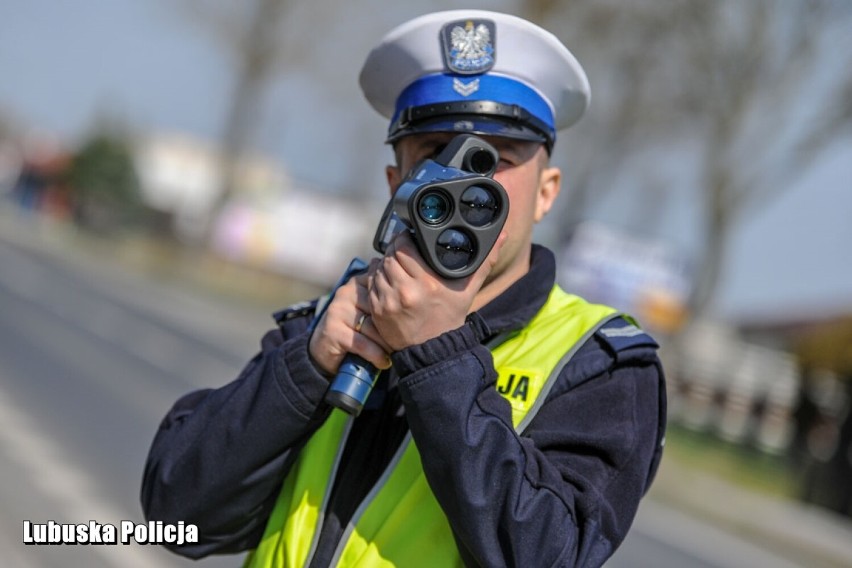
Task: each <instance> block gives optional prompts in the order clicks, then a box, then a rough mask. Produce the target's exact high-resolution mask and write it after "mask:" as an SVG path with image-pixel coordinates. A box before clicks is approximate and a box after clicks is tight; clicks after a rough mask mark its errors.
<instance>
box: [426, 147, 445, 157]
mask: <svg viewBox="0 0 852 568" xmlns="http://www.w3.org/2000/svg"><path fill="white" fill-rule="evenodd" d="M446 147H447V145H446V144H439V145H438V146H435V149H434V150H432V154H431V155H430V156H429V157H430V158H431V159H433V160H434V159H435V158H437V157H438V156H439V155H440V154H441V152H443V151H444V148H446Z"/></svg>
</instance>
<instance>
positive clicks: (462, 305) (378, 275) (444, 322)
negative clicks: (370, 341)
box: [368, 232, 505, 351]
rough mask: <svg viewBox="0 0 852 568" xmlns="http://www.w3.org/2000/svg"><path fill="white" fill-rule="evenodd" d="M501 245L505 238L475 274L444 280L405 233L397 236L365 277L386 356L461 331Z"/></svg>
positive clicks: (373, 318) (370, 306)
mask: <svg viewBox="0 0 852 568" xmlns="http://www.w3.org/2000/svg"><path fill="white" fill-rule="evenodd" d="M504 241H505V234H503V235H501V236H500V238H499V239H498V240H497V244H496V245H495V246H494V248H493V249H492V251H491V253H490V254H489V255H488V258H487V259H486V260H485V262H484V263H483V264H482V266H480V267H479V269H478V270H477V271H476V272H474V273H473V274H471V275H470V276H468V277H467V278H460V279H457V280H448V279H444V278H441V277H440V276H438V275H437V274H436V273H435V272H434V271H433V270H432V269H431V268H430V267H429V266H428V265H427V264H426V262H425V261H424V260H423V258H422V257H421V256H420V253H419V252H418V251H417V246H416V245H415V244H414V241H413V240H412V238H411V235H410V234H409V233H408V232H402V233H400V234H399V235H397V237H396V238H395V239H394V241H393V243H391V245H390V246H389V247H388V250H387V251H386V253H385V256H384V257H383V258H381V259H374V260H373V262H372V263H371V264H370V270H369V272H368V274H369V286H368V288H369V293H368V299H369V312H370V314H371V318H370V319H371V323H372V324H373V325H374V327H375V329H376V330H378V333H379V336H380V337H381V338H384V341H385V342H386V344H387V346H388V347H389V348H390V350H391V351H399V350H400V349H404V348H406V347H409V346H411V345H417V344H420V343H423V342H424V341H427V340H429V339H432V338H433V337H437V336H439V335H441V334H442V333H444V332H447V331H450V330H452V329H456V328H458V327H461V326H462V325H463V324H464V322H465V318H466V317H467V315H468V313H469V312H470V308H471V305H472V304H473V301H474V298H475V297H476V294H477V293H478V292H479V290H480V288H481V287H482V285H483V283H484V282H485V279H486V278H487V277H488V275H489V274H490V273H491V270H492V269H493V268H494V265H495V264H496V263H497V257H498V255H499V251H500V248H501V247H502V245H503V242H504Z"/></svg>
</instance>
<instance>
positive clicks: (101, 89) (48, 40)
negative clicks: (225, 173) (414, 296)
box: [0, 0, 852, 319]
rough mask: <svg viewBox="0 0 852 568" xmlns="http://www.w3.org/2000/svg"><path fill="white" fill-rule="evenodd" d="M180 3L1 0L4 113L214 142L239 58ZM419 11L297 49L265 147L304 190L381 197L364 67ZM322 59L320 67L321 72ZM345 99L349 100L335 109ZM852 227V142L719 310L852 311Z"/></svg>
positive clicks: (375, 11) (354, 18)
mask: <svg viewBox="0 0 852 568" xmlns="http://www.w3.org/2000/svg"><path fill="white" fill-rule="evenodd" d="M176 4H177V3H175V2H169V1H166V0H148V1H144V0H137V1H133V0H89V1H87V2H79V1H70V0H55V1H47V0H29V1H25V0H8V1H6V2H3V4H2V6H0V113H3V114H5V115H7V116H12V117H14V118H15V120H16V121H17V122H19V123H20V124H24V125H27V126H29V127H33V128H37V129H39V130H42V131H47V132H52V133H55V134H56V135H57V136H58V137H60V139H63V140H66V141H74V140H77V139H79V138H80V137H83V136H85V134H86V132H88V131H89V130H90V129H91V128H92V125H93V122H94V121H95V120H96V119H97V118H98V117H101V116H107V117H109V116H117V117H118V118H120V119H122V120H124V121H127V122H129V123H130V124H132V125H133V126H134V127H135V128H137V129H142V130H145V129H148V130H152V131H168V132H183V133H187V134H191V135H193V136H197V137H199V138H201V139H207V140H214V139H215V138H216V137H217V136H218V135H219V132H220V131H221V125H222V123H223V117H224V111H225V109H226V103H227V100H228V94H229V92H230V89H231V82H232V71H231V68H230V65H229V60H228V57H227V55H226V51H225V50H223V49H222V48H221V47H220V46H217V45H216V44H215V42H214V41H213V40H212V39H211V37H210V35H209V34H207V33H205V32H204V31H203V30H202V29H201V27H200V26H198V25H197V24H196V23H195V22H192V21H190V20H189V18H188V17H187V16H186V15H185V13H184V12H181V11H180V10H178V9H177V8H176ZM415 4H416V3H411V5H409V4H408V3H396V2H390V1H389V0H387V1H385V2H383V1H382V0H370V1H366V2H362V3H343V4H342V6H343V8H342V13H337V14H335V21H334V22H333V23H331V22H329V24H328V25H327V26H322V28H323V29H317V30H316V35H315V38H316V43H315V44H314V45H304V46H300V47H299V49H302V50H304V51H303V52H296V53H295V57H294V58H295V59H296V62H295V63H294V64H293V65H294V70H291V71H290V72H289V73H286V74H284V73H282V74H281V75H280V77H281V78H280V79H278V80H277V81H276V82H275V83H274V84H273V85H271V88H270V89H269V91H268V93H267V94H266V97H267V98H266V103H267V104H268V107H269V108H270V109H272V111H271V112H269V113H268V114H267V115H266V116H265V118H264V124H263V127H262V128H261V129H260V133H259V137H258V140H257V144H258V146H259V149H261V150H262V151H264V152H266V153H268V154H269V155H270V156H271V157H273V158H274V159H276V160H279V161H280V162H281V164H282V165H283V166H284V167H285V168H287V169H288V170H289V171H290V173H291V175H292V176H293V177H294V178H295V179H297V180H304V182H305V183H306V184H309V185H312V186H320V187H327V188H329V189H330V190H338V191H339V190H341V188H344V187H348V186H349V185H352V184H353V181H352V180H353V178H356V179H357V184H358V185H359V186H362V187H363V186H367V187H372V186H377V187H378V188H379V189H377V191H379V192H384V191H385V190H384V189H383V186H384V180H383V166H384V164H385V163H387V161H388V159H389V158H388V156H389V152H388V150H387V148H384V147H383V146H382V145H381V144H378V143H377V144H375V145H371V146H370V147H371V148H374V150H371V151H370V152H367V151H365V150H364V149H363V148H359V149H358V150H359V151H358V152H353V151H351V150H352V148H350V147H349V145H347V144H346V143H345V142H346V140H347V139H348V136H349V135H344V134H345V133H350V134H351V132H353V131H354V132H357V133H358V134H359V135H360V136H363V139H364V140H376V141H379V140H381V139H382V135H383V133H384V130H385V127H386V124H385V123H384V121H383V119H381V118H380V117H378V115H376V114H375V113H374V112H373V111H372V110H371V109H370V108H369V107H368V105H367V104H366V102H364V99H363V98H362V96H361V94H360V92H359V90H358V87H357V72H358V68H359V66H360V63H361V61H362V60H363V57H364V56H365V55H366V53H367V51H368V50H369V47H370V46H371V45H372V43H373V42H374V41H375V40H376V39H377V38H378V36H379V35H380V34H381V33H382V32H384V31H386V30H387V29H389V28H390V27H391V26H393V25H395V24H397V23H400V22H402V21H403V20H405V19H407V18H408V17H411V16H414V15H416V14H419V13H420V11H421V8H420V7H418V6H416V5H415ZM438 4H440V2H438ZM497 5H498V7H499V3H498V4H497ZM358 6H361V8H362V9H359V8H358ZM379 8H380V9H379ZM343 34H346V36H345V38H344V37H343ZM344 40H345V41H344ZM310 55H315V57H310ZM318 61H319V62H318ZM300 62H301V63H302V65H301V66H300ZM317 65H322V66H323V67H322V68H321V69H318V68H313V69H312V66H317ZM312 71H315V72H319V73H322V74H324V75H325V76H326V77H328V76H332V77H334V82H333V87H332V89H333V90H334V92H330V91H329V87H327V86H319V85H317V84H316V83H315V82H313V81H311V79H310V77H311V72H312ZM593 89H594V85H593ZM341 99H343V100H351V101H352V102H351V105H345V106H343V105H340V104H338V103H336V101H338V100H341ZM365 146H366V145H365ZM329 157H332V158H333V159H329ZM382 195H383V193H382ZM678 199H683V198H678ZM634 207H635V204H631V203H629V202H627V203H625V202H624V200H623V199H621V200H618V201H614V202H607V201H604V202H603V203H602V204H601V206H600V207H598V208H597V209H596V210H595V211H594V212H593V215H594V217H596V218H597V219H598V220H600V221H603V222H606V223H613V224H614V225H619V224H621V225H629V224H630V217H631V215H633V211H634ZM678 207H681V208H682V210H683V211H684V213H683V214H682V215H680V216H676V217H675V219H674V220H673V221H669V222H668V223H667V225H666V227H665V229H664V230H661V232H660V235H659V236H660V237H662V238H665V239H668V240H670V241H671V242H672V244H673V245H674V246H675V247H677V248H679V249H683V250H687V251H688V250H690V248H691V247H692V246H694V242H692V241H691V239H693V238H694V236H693V235H694V231H691V229H692V227H691V226H690V224H691V223H693V222H694V221H693V220H692V219H694V216H693V215H691V214H690V213H689V212H690V211H694V208H695V207H696V204H695V203H691V202H688V201H686V202H682V203H679V204H678ZM850 219H852V134H849V135H847V136H846V138H845V139H843V140H842V142H841V143H839V144H836V145H835V146H834V147H832V148H831V149H830V151H828V152H826V153H825V154H824V155H823V156H821V157H820V159H819V160H817V162H816V164H815V166H814V167H813V168H812V169H811V170H810V171H809V172H807V173H806V174H804V175H802V176H801V177H800V178H799V179H798V180H797V181H796V183H795V184H793V185H792V186H791V187H790V188H789V189H786V190H784V191H783V192H781V193H780V196H779V197H778V198H775V199H773V200H771V201H768V202H767V203H765V204H762V205H760V206H758V207H756V208H754V209H753V210H752V212H751V213H750V214H749V215H748V216H747V218H746V219H745V220H744V222H742V223H741V224H740V225H739V226H738V228H737V229H736V231H735V233H734V239H733V241H732V245H731V254H730V255H729V258H728V262H727V264H726V266H725V267H724V272H723V278H722V282H721V286H720V289H719V296H718V299H717V302H716V309H717V311H718V313H719V314H720V315H721V316H722V317H730V318H738V317H739V318H742V317H751V316H754V317H757V318H770V319H783V315H784V314H789V315H790V317H793V318H798V317H801V316H803V315H808V314H818V315H820V316H827V315H831V314H833V313H837V312H841V311H842V312H845V313H847V314H848V313H850V312H852V252H850V245H852V223H850Z"/></svg>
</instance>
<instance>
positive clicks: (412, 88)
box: [391, 73, 556, 133]
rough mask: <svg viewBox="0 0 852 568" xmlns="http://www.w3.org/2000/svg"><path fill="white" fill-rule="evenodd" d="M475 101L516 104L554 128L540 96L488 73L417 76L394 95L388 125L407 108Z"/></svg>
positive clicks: (514, 81) (546, 106) (520, 85)
mask: <svg viewBox="0 0 852 568" xmlns="http://www.w3.org/2000/svg"><path fill="white" fill-rule="evenodd" d="M476 100H486V101H495V102H499V103H503V104H507V105H518V106H520V107H521V108H523V109H525V110H526V111H527V112H529V113H530V114H532V115H533V116H535V117H536V118H538V119H539V120H541V121H542V122H544V124H546V125H547V127H548V128H550V130H551V132H552V133H555V131H556V128H555V121H554V119H553V111H551V110H550V106H549V105H548V104H547V102H546V101H545V100H544V99H543V98H542V97H541V95H539V94H538V93H537V92H536V91H534V90H533V89H531V88H529V87H527V86H526V85H524V84H523V83H521V82H519V81H516V80H514V79H510V78H508V77H501V76H499V75H488V74H485V75H468V76H464V77H461V76H458V75H448V74H444V73H442V74H437V75H427V76H425V77H421V78H420V79H418V80H416V81H415V82H413V83H412V84H410V85H409V86H408V87H406V88H405V90H404V91H402V93H401V94H400V95H399V97H398V98H397V100H396V110H395V111H394V115H393V118H392V119H391V124H393V123H395V122H396V120H397V119H398V118H399V115H400V113H401V112H402V111H404V110H405V109H406V108H409V107H419V106H423V105H430V104H435V103H446V102H455V101H476Z"/></svg>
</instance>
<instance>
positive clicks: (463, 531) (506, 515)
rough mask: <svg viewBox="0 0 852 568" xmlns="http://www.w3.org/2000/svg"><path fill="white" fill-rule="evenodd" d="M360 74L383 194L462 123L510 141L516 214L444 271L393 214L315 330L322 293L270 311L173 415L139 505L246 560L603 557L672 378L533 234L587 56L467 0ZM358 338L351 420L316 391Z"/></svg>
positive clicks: (506, 167)
mask: <svg viewBox="0 0 852 568" xmlns="http://www.w3.org/2000/svg"><path fill="white" fill-rule="evenodd" d="M360 83H361V87H362V89H363V91H364V94H365V96H366V98H367V100H368V101H369V102H370V104H371V105H372V106H373V107H374V108H375V109H376V110H377V111H378V112H380V113H381V114H382V115H384V116H385V117H387V118H388V119H389V121H390V127H389V132H388V142H389V143H391V144H392V145H393V148H394V152H395V156H396V163H395V164H394V165H392V166H388V167H387V179H388V183H389V185H390V188H391V191H393V190H394V189H395V188H397V187H398V186H399V184H400V183H401V181H402V180H403V178H404V176H405V175H406V173H407V172H408V171H410V170H411V168H412V167H413V166H414V165H415V164H417V163H418V162H419V161H420V160H422V159H423V158H428V157H434V156H435V155H436V154H437V153H438V152H440V150H441V149H442V148H443V147H444V146H445V145H446V144H447V143H448V142H449V141H450V140H451V139H452V138H453V137H454V136H456V135H457V134H459V133H474V134H477V135H479V136H481V137H483V138H484V139H485V140H487V141H488V142H490V143H491V144H492V145H493V146H494V147H495V148H496V149H497V150H498V151H499V156H500V161H499V165H498V168H497V171H496V173H495V174H494V178H495V180H497V181H499V182H500V183H501V184H502V185H503V187H504V188H505V189H506V192H507V194H508V196H509V201H510V204H511V205H510V208H509V214H508V219H507V221H506V225H505V228H504V231H503V234H502V235H501V237H500V239H499V241H498V243H497V245H496V246H495V247H494V249H493V250H492V252H491V254H490V255H489V256H488V258H487V260H486V261H485V262H484V263H483V265H482V266H481V267H480V268H479V269H478V270H477V271H476V272H475V273H473V274H472V275H471V276H469V277H466V278H462V279H454V280H446V279H442V278H440V277H439V276H438V275H437V274H436V273H435V272H433V271H432V270H431V269H430V268H429V265H428V264H427V263H426V262H425V261H424V260H423V259H422V258H421V256H420V255H419V254H418V252H417V248H416V247H415V246H414V243H413V242H412V239H411V238H410V236H409V235H407V234H402V235H400V236H399V237H397V238H396V240H395V241H394V242H393V244H392V245H391V246H390V247H389V249H388V250H387V252H386V253H385V255H384V256H383V257H382V258H381V259H377V260H375V261H373V263H372V264H371V265H370V269H369V271H368V272H366V273H364V274H362V275H360V276H358V277H355V278H352V279H350V280H349V281H348V283H347V284H346V285H345V286H343V287H342V288H340V289H339V290H338V291H337V293H336V294H335V295H334V297H333V299H332V300H331V301H330V303H329V304H328V305H327V306H326V309H325V311H324V312H323V315H322V316H321V319H319V321H318V323H317V324H316V326H315V327H313V328H310V329H309V325H310V324H311V321H312V319H313V317H314V315H315V314H316V313H317V302H310V303H305V304H301V305H298V306H294V307H292V308H290V309H288V310H284V311H283V312H281V313H279V314H277V322H278V326H277V328H276V329H275V330H274V331H271V332H269V333H268V334H267V335H266V336H265V337H264V338H263V340H262V342H261V347H262V348H261V352H260V353H259V354H258V355H257V356H256V357H255V358H254V359H253V360H252V361H251V362H250V363H249V364H248V366H247V367H246V368H245V370H244V371H243V372H242V374H241V375H240V376H239V377H238V378H237V379H236V380H235V381H234V382H232V383H230V384H228V385H227V386H225V387H222V388H219V389H215V390H205V391H199V392H194V393H190V394H188V395H186V396H185V397H183V398H182V399H181V400H179V401H178V402H177V403H176V404H175V406H174V407H173V408H172V410H171V411H170V412H169V414H168V415H167V416H166V418H165V420H164V421H163V423H162V425H161V427H160V430H159V432H158V434H157V436H156V439H155V440H154V443H153V446H152V448H151V452H150V455H149V459H148V462H147V465H146V470H145V478H144V481H143V487H142V502H143V507H144V510H145V513H146V516H147V517H148V518H149V519H156V520H162V521H167V522H176V521H184V522H186V523H193V524H196V525H197V526H198V528H199V533H200V540H199V542H198V543H197V544H193V545H185V546H183V547H180V548H176V549H175V552H177V553H179V554H184V555H186V556H190V557H201V556H205V555H208V554H217V553H235V552H240V551H247V550H249V551H251V552H250V554H249V556H248V557H247V560H246V562H247V564H248V565H250V566H263V567H267V566H329V565H334V566H379V565H381V566H388V565H397V566H405V567H409V566H455V565H463V564H464V565H471V566H474V565H479V566H599V565H601V564H603V563H604V561H605V560H606V559H607V558H608V557H609V556H610V555H611V554H612V553H613V552H614V551H615V549H616V548H617V547H618V546H619V544H620V543H621V542H622V541H623V539H624V537H625V535H626V533H627V531H628V529H629V527H630V525H631V523H632V521H633V518H634V516H635V513H636V510H637V507H638V505H639V501H640V498H641V497H642V495H643V494H644V493H645V492H646V491H647V489H648V487H649V485H650V483H651V480H652V479H653V476H654V473H655V471H656V468H657V465H658V463H659V459H660V455H661V444H662V439H663V432H664V426H665V389H664V385H663V374H662V369H661V367H660V363H659V360H658V358H657V355H656V348H657V345H656V343H655V342H654V340H653V339H651V338H650V337H649V336H648V335H646V334H645V333H644V332H642V331H641V330H640V329H639V328H638V327H636V326H635V325H634V323H633V322H632V320H630V319H629V318H628V317H625V316H621V315H620V314H618V313H616V311H615V310H613V309H612V308H609V307H606V306H599V305H591V304H588V303H586V302H585V301H583V300H582V299H581V298H578V297H576V296H573V295H570V294H567V293H565V292H563V291H562V290H560V289H559V288H558V287H557V286H555V284H554V281H555V261H554V256H553V254H552V253H551V252H550V251H549V250H547V249H546V248H544V247H541V246H538V245H535V244H533V243H532V229H533V227H534V225H535V224H536V223H537V222H539V221H540V220H541V219H542V218H543V217H544V216H545V215H546V214H547V213H548V211H549V210H550V209H551V207H552V205H553V203H554V201H555V199H556V197H557V195H558V194H559V190H560V171H559V169H557V168H555V167H552V166H551V165H550V164H549V155H550V152H551V150H552V148H553V145H554V144H555V142H556V132H557V131H558V130H562V129H564V128H567V127H569V126H571V125H572V124H574V123H575V122H576V121H577V120H579V118H580V117H581V115H582V114H583V112H584V111H585V109H586V106H587V104H588V101H589V86H588V82H587V79H586V76H585V74H584V72H583V69H582V68H581V67H580V65H579V64H578V62H577V61H576V59H575V58H574V57H573V56H572V54H571V53H570V52H569V51H568V50H567V49H566V48H565V47H564V46H563V45H562V44H561V43H560V42H559V41H558V40H557V39H556V38H555V37H554V36H553V35H551V34H550V33H548V32H546V31H545V30H543V29H541V28H539V27H538V26H536V25H534V24H532V23H530V22H527V21H525V20H522V19H520V18H517V17H514V16H510V15H506V14H499V13H494V12H486V11H478V10H459V11H450V12H441V13H434V14H429V15H426V16H423V17H420V18H416V19H414V20H412V21H409V22H407V23H405V24H402V25H401V26H399V27H398V28H396V29H394V30H393V31H391V32H390V33H389V34H388V35H387V36H386V37H385V38H384V39H383V40H382V41H381V42H380V44H379V45H378V46H377V47H376V48H375V49H374V50H373V51H372V52H371V53H370V54H369V56H368V57H367V60H366V62H365V64H364V66H363V69H362V71H361V75H360ZM346 353H354V354H357V355H360V356H362V357H363V358H365V359H367V360H368V361H370V362H371V363H373V364H374V365H375V366H376V367H378V368H380V369H382V370H383V371H382V373H381V374H380V376H379V379H378V382H377V385H376V387H375V389H374V391H373V393H372V394H371V395H370V397H369V398H368V399H367V404H366V406H365V408H364V409H363V411H362V412H361V413H360V415H358V416H357V418H354V417H352V416H350V415H348V414H346V413H344V412H342V411H341V410H339V409H332V408H331V407H330V406H329V405H328V404H327V403H326V402H325V401H324V395H325V393H326V390H327V389H328V384H329V378H330V377H332V376H333V375H334V373H335V371H336V369H337V368H338V366H339V365H340V363H341V360H342V359H343V357H344V354H346Z"/></svg>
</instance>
